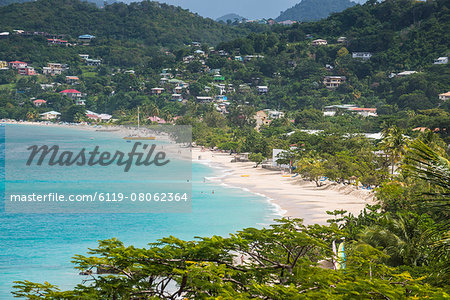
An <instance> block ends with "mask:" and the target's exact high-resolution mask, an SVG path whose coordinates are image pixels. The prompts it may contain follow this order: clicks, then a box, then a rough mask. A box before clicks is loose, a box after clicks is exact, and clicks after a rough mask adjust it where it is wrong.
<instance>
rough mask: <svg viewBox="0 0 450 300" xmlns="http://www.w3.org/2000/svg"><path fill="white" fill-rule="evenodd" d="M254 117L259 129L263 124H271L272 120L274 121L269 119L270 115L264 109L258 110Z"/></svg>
mask: <svg viewBox="0 0 450 300" xmlns="http://www.w3.org/2000/svg"><path fill="white" fill-rule="evenodd" d="M253 118H254V119H255V120H256V124H255V125H256V126H255V128H256V130H259V128H260V127H261V126H269V125H270V122H272V121H271V120H270V119H269V115H268V114H267V112H265V111H264V110H260V111H257V112H256V114H255V116H254V117H253Z"/></svg>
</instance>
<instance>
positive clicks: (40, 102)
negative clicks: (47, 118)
mask: <svg viewBox="0 0 450 300" xmlns="http://www.w3.org/2000/svg"><path fill="white" fill-rule="evenodd" d="M46 103H47V101H45V100H43V99H36V100H33V105H34V106H36V107H40V106H41V105H44V104H46Z"/></svg>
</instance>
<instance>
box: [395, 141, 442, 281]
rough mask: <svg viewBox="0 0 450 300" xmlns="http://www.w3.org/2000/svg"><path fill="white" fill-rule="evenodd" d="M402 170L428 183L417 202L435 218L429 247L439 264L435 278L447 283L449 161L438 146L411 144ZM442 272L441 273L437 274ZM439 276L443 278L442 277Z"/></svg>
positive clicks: (422, 143) (421, 142)
mask: <svg viewBox="0 0 450 300" xmlns="http://www.w3.org/2000/svg"><path fill="white" fill-rule="evenodd" d="M403 170H404V171H405V174H406V175H409V176H411V177H414V178H418V179H422V180H424V181H425V182H427V183H429V185H430V187H431V191H430V192H426V193H423V194H422V196H423V197H421V199H420V201H418V203H419V204H421V205H423V206H425V207H426V209H427V210H429V211H430V212H432V213H433V216H435V218H437V222H438V223H437V226H436V227H433V228H430V229H429V231H428V233H427V234H428V235H430V236H436V237H438V239H437V241H436V242H435V243H433V244H432V246H433V248H434V251H433V254H434V257H435V259H436V260H437V261H439V260H440V261H441V262H443V263H442V267H441V268H440V270H439V271H438V275H439V277H440V278H443V279H442V280H443V281H445V280H450V278H449V274H450V257H449V254H450V221H449V218H450V203H449V202H450V201H449V200H450V160H449V157H448V155H447V154H446V153H445V149H444V148H442V147H439V145H438V144H437V143H430V144H429V145H428V144H425V143H424V142H423V141H422V140H420V139H417V140H415V141H413V142H412V143H411V144H410V145H409V148H408V152H407V154H406V157H405V160H404V163H403ZM439 272H441V274H439ZM441 275H442V276H441Z"/></svg>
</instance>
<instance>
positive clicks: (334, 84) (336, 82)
mask: <svg viewBox="0 0 450 300" xmlns="http://www.w3.org/2000/svg"><path fill="white" fill-rule="evenodd" d="M346 79H347V78H346V77H345V76H325V77H324V79H323V84H324V85H325V87H326V88H327V89H335V88H338V87H339V86H340V85H341V84H342V83H343V82H345V80H346Z"/></svg>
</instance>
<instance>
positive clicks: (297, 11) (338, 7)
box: [275, 0, 361, 22]
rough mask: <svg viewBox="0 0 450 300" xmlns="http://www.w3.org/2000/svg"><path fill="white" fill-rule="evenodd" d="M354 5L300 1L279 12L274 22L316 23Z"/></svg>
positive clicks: (327, 0)
mask: <svg viewBox="0 0 450 300" xmlns="http://www.w3.org/2000/svg"><path fill="white" fill-rule="evenodd" d="M360 2H361V1H360ZM355 5H356V3H355V2H352V1H350V0H302V2H300V3H298V4H296V5H295V6H293V7H291V8H289V9H287V10H285V11H284V12H281V14H280V16H279V17H278V18H276V19H275V20H276V21H277V22H281V21H286V20H292V21H302V22H307V21H317V20H320V19H324V18H327V17H328V16H329V15H330V14H331V13H333V12H341V11H343V10H345V9H347V8H349V7H352V6H355Z"/></svg>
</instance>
